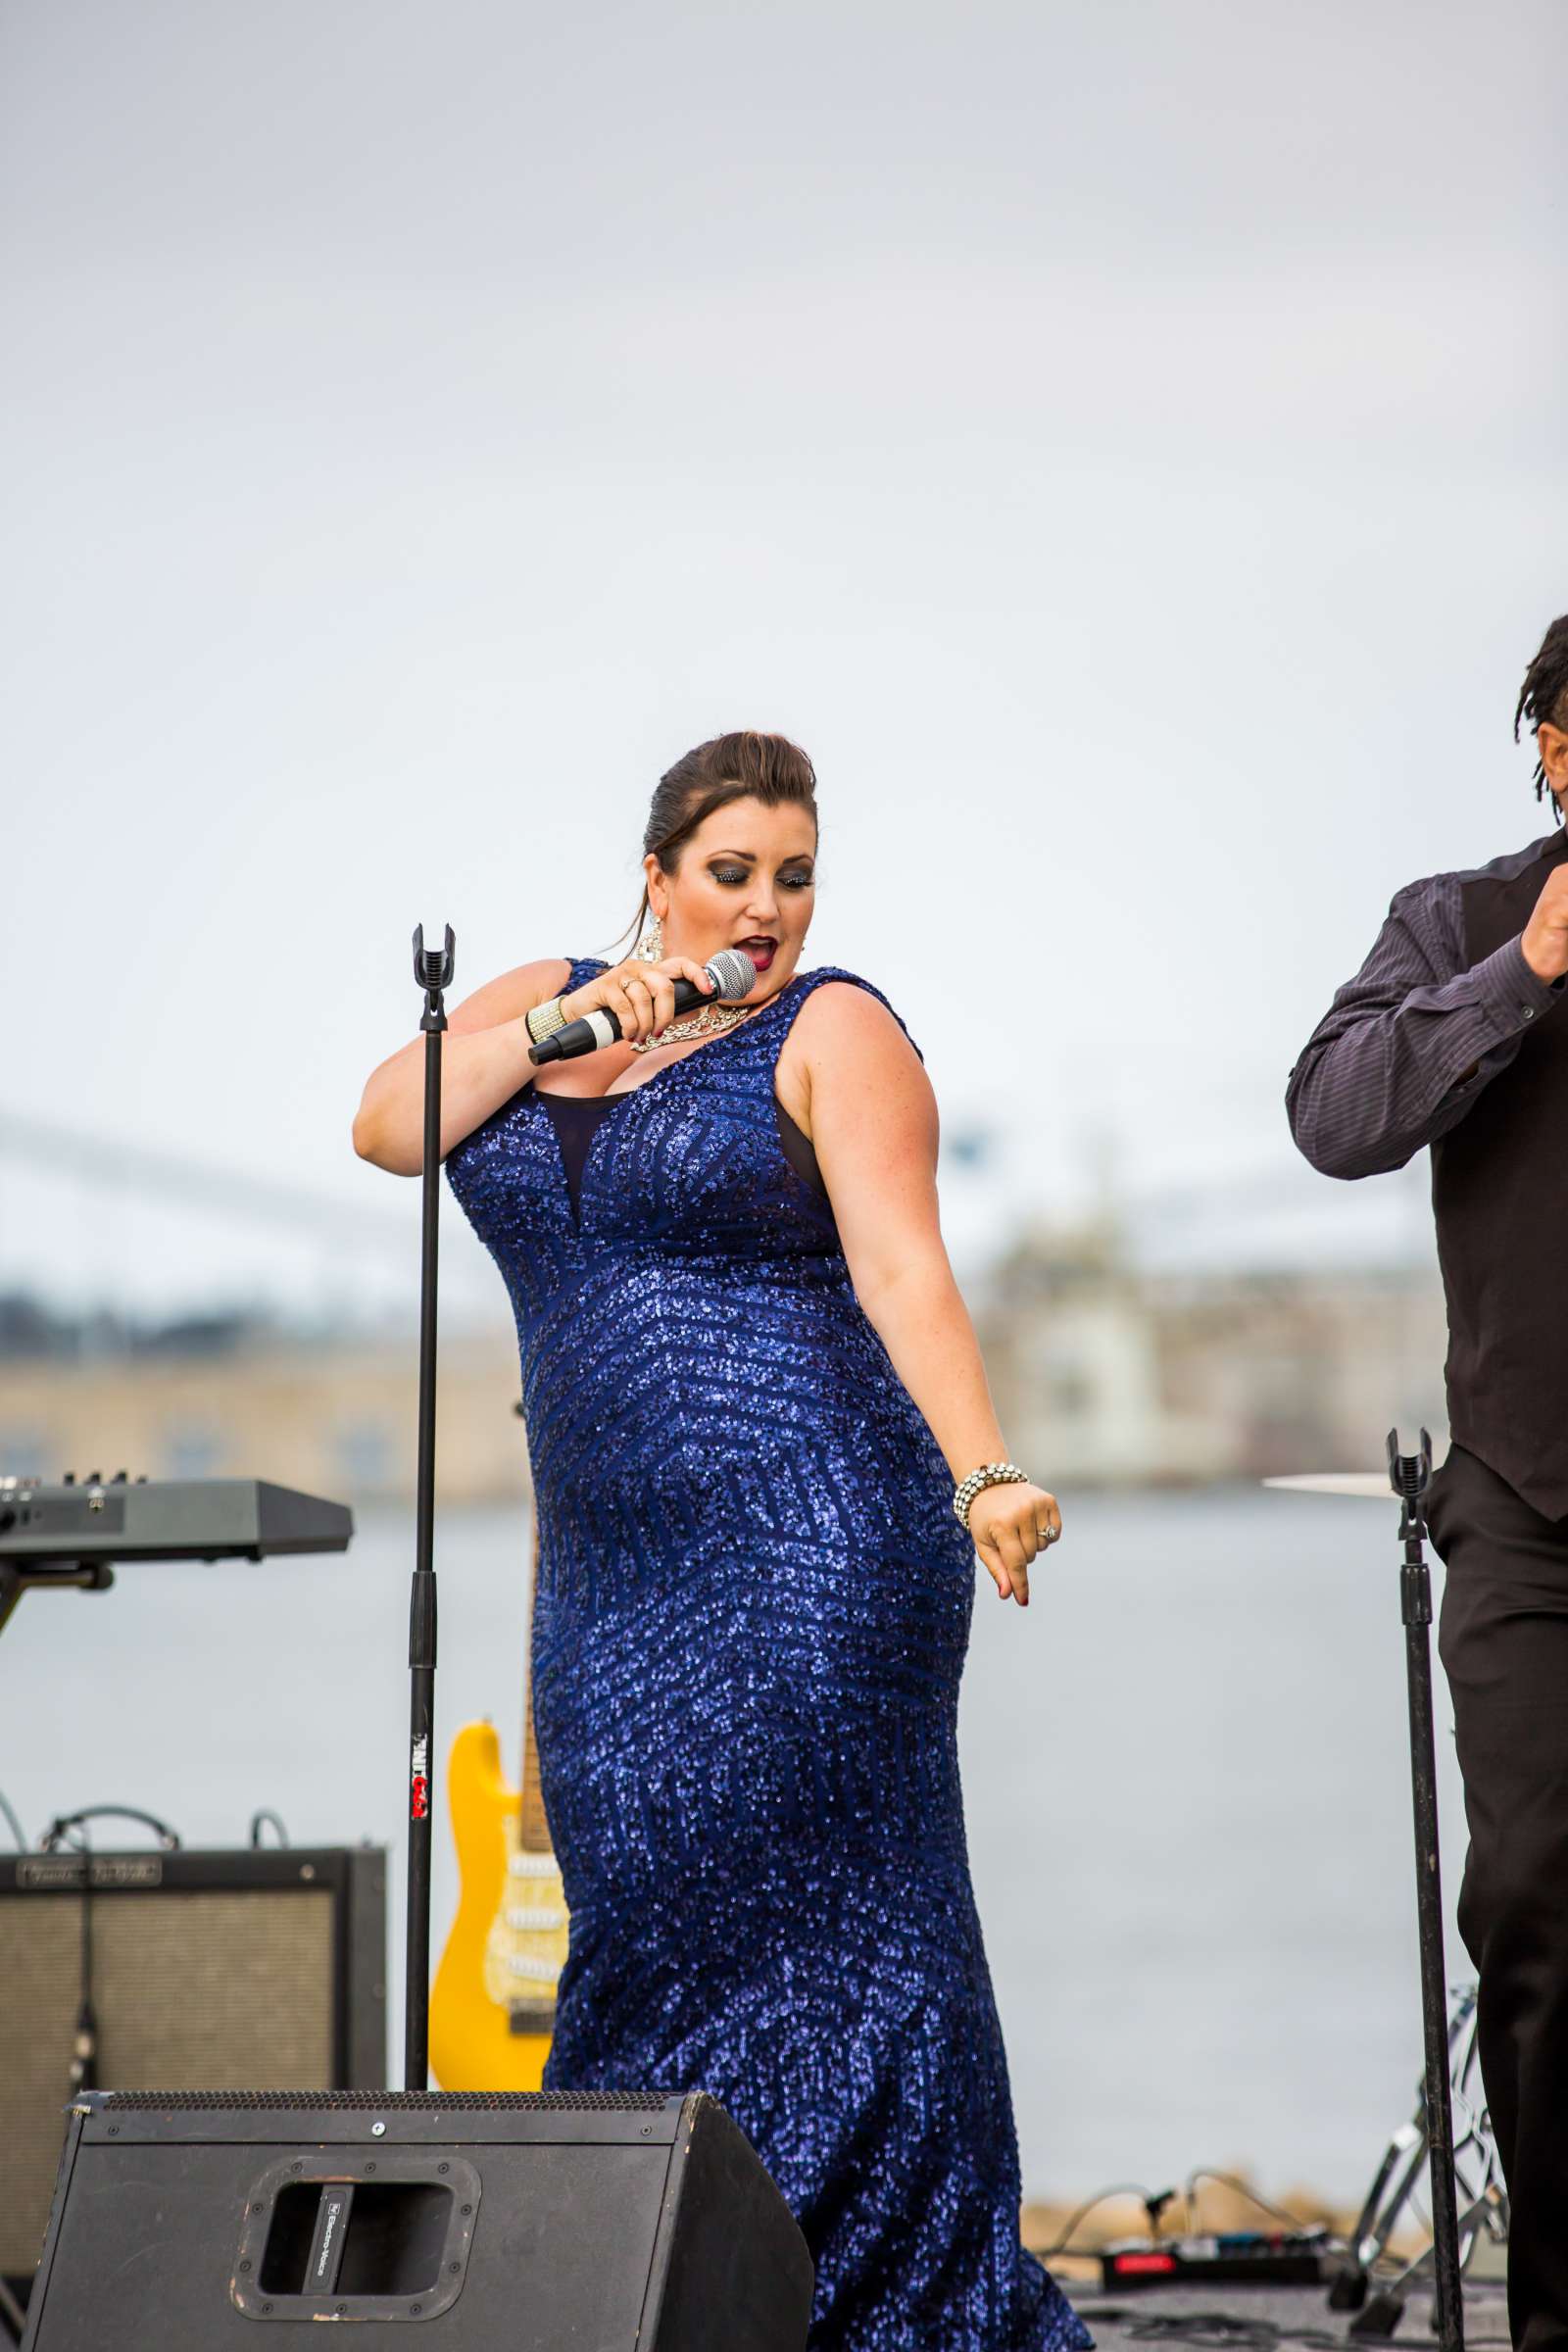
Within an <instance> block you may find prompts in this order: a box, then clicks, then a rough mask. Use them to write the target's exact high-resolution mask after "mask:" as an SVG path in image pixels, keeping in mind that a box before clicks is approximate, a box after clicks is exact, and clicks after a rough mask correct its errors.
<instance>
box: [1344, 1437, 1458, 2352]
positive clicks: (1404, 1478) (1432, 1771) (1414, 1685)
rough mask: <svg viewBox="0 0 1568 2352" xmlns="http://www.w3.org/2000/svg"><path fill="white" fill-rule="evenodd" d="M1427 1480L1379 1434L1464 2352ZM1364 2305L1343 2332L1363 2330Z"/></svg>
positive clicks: (1432, 2075) (1445, 2280) (1437, 2185)
mask: <svg viewBox="0 0 1568 2352" xmlns="http://www.w3.org/2000/svg"><path fill="white" fill-rule="evenodd" d="M1431 1476H1432V1440H1431V1438H1430V1437H1429V1436H1428V1435H1427V1433H1426V1431H1425V1430H1423V1431H1422V1432H1421V1450H1420V1452H1419V1453H1401V1452H1400V1451H1399V1433H1398V1431H1397V1430H1394V1429H1391V1430H1390V1432H1389V1484H1390V1486H1391V1487H1392V1488H1393V1489H1394V1492H1395V1494H1396V1495H1398V1496H1399V1497H1400V1499H1401V1501H1402V1502H1403V1505H1404V1508H1403V1510H1402V1511H1401V1512H1400V1514H1399V1540H1400V1542H1401V1543H1402V1544H1403V1545H1404V1565H1403V1567H1402V1568H1401V1569H1400V1571H1399V1613H1400V1615H1401V1617H1402V1618H1403V1620H1404V1658H1405V1680H1406V1684H1407V1686H1408V1691H1409V1709H1410V1787H1411V1794H1412V1797H1413V1799H1414V1813H1415V1878H1416V1918H1417V1925H1418V1929H1419V1935H1420V1944H1421V2021H1422V2026H1423V2029H1424V2032H1425V2036H1426V2124H1427V2145H1428V2147H1429V2149H1430V2151H1431V2159H1432V2239H1433V2246H1432V2252H1433V2279H1434V2284H1435V2286H1436V2288H1437V2303H1438V2315H1437V2316H1438V2343H1439V2346H1440V2347H1441V2352H1464V2301H1463V2291H1462V2289H1461V2286H1460V2283H1459V2271H1460V2264H1459V2213H1458V2199H1457V2196H1456V2193H1455V2185H1454V2169H1453V2102H1452V2098H1451V2095H1450V2091H1449V2084H1448V2004H1447V1994H1446V1985H1445V1981H1444V1980H1445V1970H1444V1964H1443V1882H1442V1878H1441V1875H1440V1873H1439V1868H1438V1760H1437V1749H1436V1746H1435V1743H1434V1740H1433V1732H1432V1643H1431V1638H1430V1635H1429V1633H1428V1628H1429V1627H1430V1625H1431V1623H1432V1579H1431V1576H1430V1574H1429V1572H1428V1569H1427V1562H1426V1551H1425V1542H1426V1532H1427V1522H1426V1513H1425V1511H1424V1510H1423V1509H1422V1507H1421V1497H1422V1495H1424V1494H1425V1493H1426V1490H1427V1485H1428V1482H1429V1481H1430V1479H1431ZM1374 2316H1375V2315H1374V2313H1373V2310H1372V2308H1371V2306H1369V2307H1368V2309H1367V2311H1366V2312H1365V2313H1363V2314H1362V2315H1361V2319H1360V2321H1358V2322H1356V2323H1353V2324H1352V2329H1351V2332H1352V2333H1355V2332H1358V2331H1359V2330H1360V2329H1361V2328H1362V2327H1368V2328H1369V2324H1370V2322H1371V2321H1372V2319H1373V2318H1374Z"/></svg>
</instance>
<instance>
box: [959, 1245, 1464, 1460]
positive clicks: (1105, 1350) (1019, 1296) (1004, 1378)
mask: <svg viewBox="0 0 1568 2352" xmlns="http://www.w3.org/2000/svg"><path fill="white" fill-rule="evenodd" d="M975 1322H976V1327H977V1329H978V1332H979V1336H980V1343H981V1347H982V1349H983V1351H984V1354H985V1359H986V1366H987V1370H988V1373H989V1375H990V1379H991V1387H992V1391H993V1394H994V1396H995V1397H996V1403H997V1410H998V1413H999V1415H1000V1417H1001V1420H1002V1426H1003V1428H1004V1429H1005V1431H1006V1433H1007V1443H1008V1445H1009V1446H1011V1447H1012V1448H1013V1450H1014V1451H1015V1452H1016V1453H1018V1455H1019V1456H1020V1458H1021V1459H1023V1460H1025V1461H1029V1462H1033V1463H1038V1464H1040V1465H1041V1475H1042V1476H1045V1475H1046V1474H1047V1473H1048V1472H1049V1475H1050V1476H1051V1478H1053V1479H1054V1480H1059V1481H1060V1482H1061V1483H1062V1484H1063V1485H1068V1484H1074V1485H1079V1486H1149V1485H1152V1486H1161V1485H1177V1484H1197V1483H1201V1482H1206V1481H1212V1480H1222V1479H1241V1478H1267V1477H1272V1476H1280V1475H1289V1474H1290V1473H1291V1472H1293V1471H1309V1470H1327V1469H1356V1468H1367V1469H1375V1468H1377V1467H1378V1466H1379V1465H1380V1463H1381V1461H1382V1454H1383V1442H1384V1438H1385V1435H1386V1433H1387V1432H1388V1430H1389V1429H1391V1428H1393V1427H1396V1426H1397V1427H1399V1428H1400V1429H1401V1430H1402V1431H1404V1432H1405V1433H1407V1434H1410V1435H1413V1433H1414V1431H1415V1430H1416V1429H1417V1428H1419V1427H1420V1426H1421V1425H1422V1424H1423V1423H1424V1424H1425V1425H1426V1426H1427V1427H1428V1428H1429V1429H1431V1430H1433V1431H1434V1432H1435V1433H1436V1432H1437V1431H1438V1430H1439V1429H1440V1428H1441V1427H1442V1425H1443V1423H1444V1420H1445V1417H1446V1416H1445V1405H1444V1389H1443V1362H1444V1356H1445V1353H1446V1346H1447V1341H1446V1323H1445V1315H1444V1302H1443V1293H1442V1288H1441V1285H1440V1284H1439V1282H1438V1280H1437V1278H1436V1276H1435V1274H1434V1273H1432V1272H1431V1271H1430V1270H1429V1269H1428V1268H1427V1267H1425V1266H1419V1267H1411V1268H1408V1269H1405V1268H1393V1269H1384V1270H1370V1271H1369V1270H1364V1269H1355V1270H1347V1271H1343V1272H1329V1273H1323V1272H1308V1271H1280V1272H1275V1273H1268V1272H1258V1273H1241V1272H1231V1273H1220V1274H1215V1273H1203V1274H1197V1273H1186V1274H1151V1273H1147V1272H1144V1271H1142V1270H1140V1269H1139V1268H1138V1267H1137V1266H1136V1265H1134V1264H1133V1263H1132V1262H1131V1260H1130V1259H1129V1257H1128V1255H1127V1253H1126V1251H1125V1250H1124V1248H1123V1245H1122V1242H1121V1238H1120V1235H1119V1233H1118V1230H1117V1228H1116V1227H1115V1225H1114V1224H1113V1223H1111V1222H1110V1221H1108V1220H1106V1221H1103V1222H1100V1223H1094V1224H1088V1225H1081V1226H1075V1227H1054V1226H1048V1225H1042V1226H1038V1227H1035V1228H1033V1229H1031V1230H1029V1231H1026V1232H1025V1233H1023V1234H1021V1235H1020V1236H1019V1238H1018V1239H1017V1241H1016V1242H1015V1243H1014V1244H1013V1245H1012V1247H1011V1248H1010V1249H1009V1250H1007V1251H1006V1253H1005V1256H1004V1257H1003V1258H1002V1259H1001V1260H1000V1261H999V1263H998V1264H997V1265H996V1266H995V1267H994V1268H993V1269H992V1271H991V1273H990V1275H989V1277H988V1280H987V1283H986V1286H985V1292H984V1296H983V1298H982V1299H980V1301H979V1303H978V1305H977V1308H976V1312H975Z"/></svg>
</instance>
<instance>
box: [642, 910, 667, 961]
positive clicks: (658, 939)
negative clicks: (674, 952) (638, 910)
mask: <svg viewBox="0 0 1568 2352" xmlns="http://www.w3.org/2000/svg"><path fill="white" fill-rule="evenodd" d="M663 953H664V926H663V924H662V922H661V921H660V919H659V917H658V915H657V914H655V913H653V911H652V910H650V912H649V916H648V924H647V928H646V929H645V931H644V932H643V935H642V937H641V939H640V940H639V941H638V942H637V954H638V956H639V958H640V960H641V961H642V962H644V963H658V962H659V961H660V959H661V957H662V956H663Z"/></svg>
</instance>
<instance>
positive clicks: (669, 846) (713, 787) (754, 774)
mask: <svg viewBox="0 0 1568 2352" xmlns="http://www.w3.org/2000/svg"><path fill="white" fill-rule="evenodd" d="M746 800H755V801H760V802H761V804H762V806H763V808H764V809H776V808H778V807H779V806H780V804H781V803H783V802H787V801H793V802H796V803H798V804H799V806H800V807H801V808H803V809H809V811H810V814H811V818H812V821H813V823H814V822H815V819H816V771H815V769H814V768H813V767H812V765H811V762H810V760H809V759H808V758H807V756H806V754H805V753H804V752H803V751H802V750H801V748H800V746H799V745H798V744H794V743H791V742H790V740H789V738H788V737H787V736H785V735H760V734H759V733H758V732H757V731H756V729H755V728H747V729H745V730H744V731H743V732H742V733H740V734H735V735H715V736H713V737H712V738H711V741H710V742H708V743H700V744H698V745H697V747H696V749H695V750H694V751H690V752H687V753H686V754H685V755H684V757H683V758H682V759H679V760H676V762H675V764H674V766H673V767H671V768H666V769H665V771H664V773H663V775H662V776H661V777H660V779H659V782H658V785H657V786H656V787H655V790H654V798H653V805H652V807H651V808H650V809H649V811H648V823H647V825H646V827H645V828H644V832H643V856H644V857H645V858H646V857H647V856H648V855H649V853H650V852H652V853H653V855H654V856H655V857H657V858H658V859H659V863H660V867H661V869H662V871H663V872H664V873H666V874H672V873H673V872H674V871H675V868H676V866H677V865H678V864H679V863H680V854H681V851H682V849H683V848H684V847H685V845H686V843H687V842H688V841H689V840H690V839H691V837H692V835H693V834H694V833H695V832H696V830H697V828H698V826H699V825H700V824H702V823H703V822H704V821H705V819H706V818H708V817H710V816H711V815H712V813H713V810H714V809H723V808H725V807H727V806H728V804H729V803H730V802H731V801H746ZM647 913H648V886H647V884H646V882H645V883H644V885H643V898H642V905H641V906H640V907H638V909H637V912H636V914H635V915H634V916H633V917H632V920H631V923H630V926H629V928H630V930H631V931H632V932H633V933H638V932H640V931H641V929H642V926H643V921H644V918H645V916H646V915H647ZM621 937H622V938H625V937H626V933H625V932H622V934H621Z"/></svg>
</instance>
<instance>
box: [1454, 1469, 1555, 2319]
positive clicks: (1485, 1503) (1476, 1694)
mask: <svg viewBox="0 0 1568 2352" xmlns="http://www.w3.org/2000/svg"><path fill="white" fill-rule="evenodd" d="M1428 1525H1429V1527H1430V1529H1431V1533H1432V1542H1433V1546H1434V1548H1435V1549H1436V1550H1437V1552H1438V1553H1439V1555H1440V1556H1441V1558H1442V1560H1443V1562H1444V1565H1445V1568H1446V1585H1445V1590H1444V1596H1443V1611H1442V1618H1441V1623H1440V1629H1439V1641H1438V1646H1439V1650H1440V1653H1441V1655H1442V1658H1443V1664H1444V1668H1445V1671H1446V1674H1447V1677H1448V1687H1449V1690H1450V1691H1451V1693H1452V1696H1453V1713H1454V1728H1455V1732H1456V1735H1457V1739H1458V1747H1459V1769H1460V1771H1461V1772H1462V1774H1463V1775H1464V1793H1465V1814H1466V1818H1467V1820H1468V1822H1469V1826H1470V1851H1469V1855H1468V1858H1467V1860H1466V1863H1465V1872H1464V1882H1463V1885H1462V1887H1461V1888H1460V1892H1459V1933H1460V1935H1461V1936H1463V1937H1464V1941H1465V1945H1466V1947H1467V1949H1468V1951H1469V1953H1470V1957H1471V1959H1472V1960H1473V1961H1474V1963H1475V1966H1476V1969H1477V1971H1478V1973H1479V1976H1480V1980H1481V1992H1480V2003H1479V2008H1478V2012H1477V2019H1478V2028H1479V2042H1480V2055H1481V2075H1482V2081H1483V2083H1484V2084H1485V2087H1486V2093H1487V2103H1488V2105H1489V2107H1490V2108H1491V2111H1492V2127H1493V2131H1494V2132H1495V2135H1496V2141H1497V2151H1498V2154H1499V2155H1500V2156H1501V2159H1502V2166H1503V2171H1504V2174H1505V2175H1506V2177H1507V2182H1508V2201H1509V2207H1510V2214H1511V2226H1510V2234H1509V2246H1508V2315H1509V2322H1510V2326H1511V2328H1512V2333H1513V2340H1514V2344H1515V2346H1516V2347H1517V2348H1518V2352H1568V1518H1563V1519H1544V1518H1543V1517H1542V1516H1541V1513H1540V1512H1539V1511H1535V1510H1532V1509H1531V1507H1530V1505H1529V1503H1527V1502H1525V1501H1523V1500H1522V1499H1521V1497H1520V1496H1519V1495H1516V1494H1515V1493H1514V1491H1513V1489H1512V1488H1511V1487H1510V1486H1509V1485H1508V1484H1507V1483H1506V1481H1505V1480H1503V1479H1501V1478H1499V1477H1498V1476H1497V1474H1496V1472H1495V1471H1493V1470H1489V1469H1488V1468H1487V1466H1486V1464H1485V1463H1484V1462H1481V1461H1478V1460H1477V1458H1476V1456H1475V1455H1474V1454H1472V1453H1468V1452H1466V1451H1465V1449H1464V1448H1463V1446H1453V1447H1452V1448H1451V1450H1450V1451H1449V1454H1448V1458H1447V1460H1446V1462H1444V1464H1443V1465H1442V1467H1441V1469H1439V1470H1438V1471H1437V1472H1436V1473H1435V1475H1434V1477H1433V1480H1432V1484H1431V1486H1430V1488H1429V1490H1428Z"/></svg>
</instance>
